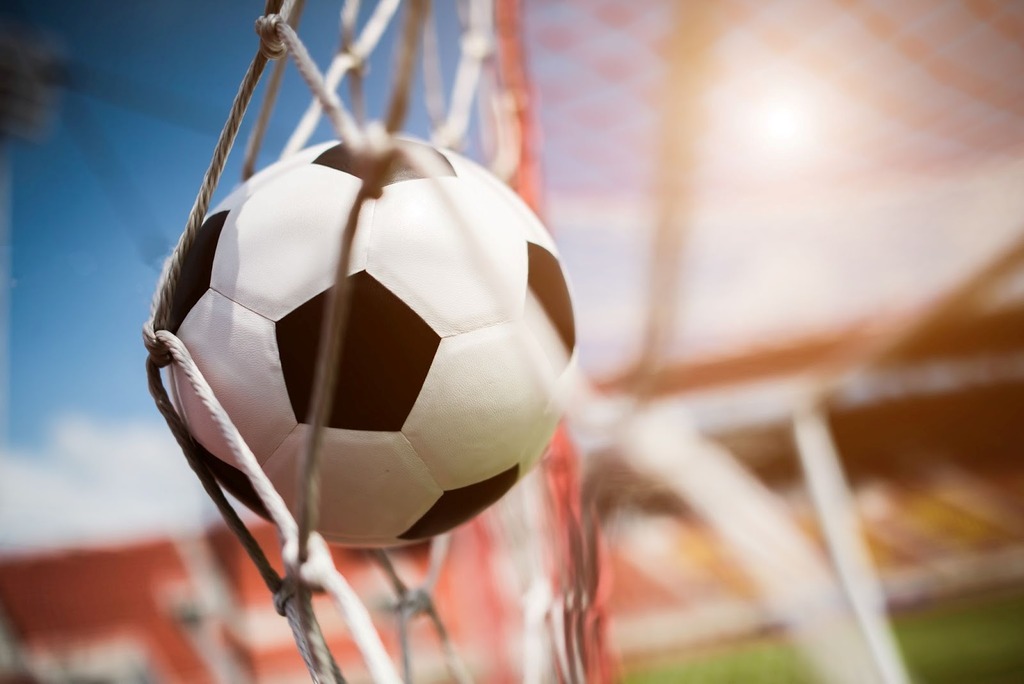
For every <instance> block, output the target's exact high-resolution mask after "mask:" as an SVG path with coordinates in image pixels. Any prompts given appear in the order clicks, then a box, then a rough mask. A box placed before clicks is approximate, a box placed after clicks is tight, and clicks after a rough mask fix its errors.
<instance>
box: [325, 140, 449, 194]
mask: <svg viewBox="0 0 1024 684" xmlns="http://www.w3.org/2000/svg"><path fill="white" fill-rule="evenodd" d="M397 144H398V147H399V149H405V150H410V151H413V150H421V151H426V152H427V153H429V154H430V155H431V156H433V157H434V158H435V160H436V161H435V166H436V167H437V169H438V170H440V171H441V173H440V174H438V175H441V176H454V175H455V169H454V167H452V163H451V162H450V161H448V158H447V157H445V156H444V155H443V154H441V153H440V152H438V151H437V150H435V149H434V148H433V147H431V146H430V145H424V144H423V143H418V142H413V141H411V140H399V141H397ZM313 163H314V164H319V165H320V166H327V167H329V168H332V169H337V170H338V171H344V172H345V173H348V174H351V175H353V176H357V177H359V178H363V174H362V173H361V172H360V169H359V168H358V166H357V164H356V159H355V157H354V156H353V155H352V152H351V150H349V148H348V147H346V146H345V144H344V143H338V144H337V145H335V146H334V147H332V148H330V149H328V150H325V151H324V152H322V153H321V154H320V156H319V157H317V158H316V159H314V160H313ZM426 177H427V176H425V175H423V174H422V173H420V172H419V170H418V169H416V168H414V167H413V166H412V165H411V164H409V162H407V161H406V160H405V159H404V158H403V157H401V156H396V157H395V158H394V159H393V160H392V162H391V165H390V166H388V170H387V173H385V174H384V178H383V179H382V180H381V185H382V186H384V185H391V184H392V183H400V182H401V181H406V180H416V179H418V178H426ZM364 180H365V178H364Z"/></svg>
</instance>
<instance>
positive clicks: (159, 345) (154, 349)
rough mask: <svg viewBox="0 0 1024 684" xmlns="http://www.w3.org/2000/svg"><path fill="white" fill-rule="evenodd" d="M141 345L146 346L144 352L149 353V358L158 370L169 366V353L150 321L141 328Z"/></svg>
mask: <svg viewBox="0 0 1024 684" xmlns="http://www.w3.org/2000/svg"><path fill="white" fill-rule="evenodd" d="M142 343H143V344H144V345H145V346H146V351H148V352H149V358H150V359H152V360H153V363H155V364H156V365H157V367H158V368H164V367H165V366H168V365H170V363H171V360H172V359H171V352H170V350H169V349H168V348H167V345H166V344H165V343H164V341H163V340H161V339H160V338H159V336H157V334H156V331H155V330H154V329H153V322H152V321H146V324H145V325H143V326H142Z"/></svg>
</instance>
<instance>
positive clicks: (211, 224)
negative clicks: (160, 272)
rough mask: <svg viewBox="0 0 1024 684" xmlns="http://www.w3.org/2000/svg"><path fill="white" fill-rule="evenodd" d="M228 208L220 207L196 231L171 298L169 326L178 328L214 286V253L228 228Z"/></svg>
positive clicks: (174, 328)
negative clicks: (221, 234)
mask: <svg viewBox="0 0 1024 684" xmlns="http://www.w3.org/2000/svg"><path fill="white" fill-rule="evenodd" d="M227 218H228V212H226V211H218V212H217V213H216V214H213V215H211V216H210V217H208V218H207V219H206V220H205V221H204V222H203V225H201V226H200V227H199V231H198V232H197V233H196V238H195V241H194V242H193V243H192V247H191V248H189V250H188V253H187V254H186V255H185V259H184V260H183V261H182V263H181V272H180V275H179V276H178V284H177V287H175V289H174V297H173V298H172V299H171V311H170V319H169V320H168V322H167V329H168V330H170V331H171V332H173V333H176V332H178V328H179V327H181V323H182V321H184V320H185V316H188V312H189V311H191V310H192V307H193V306H195V305H196V302H198V301H199V298H200V297H202V296H203V295H204V294H206V291H207V290H209V289H210V274H211V273H213V257H214V255H215V254H216V253H217V241H218V240H220V233H221V231H222V230H223V229H224V221H226V220H227Z"/></svg>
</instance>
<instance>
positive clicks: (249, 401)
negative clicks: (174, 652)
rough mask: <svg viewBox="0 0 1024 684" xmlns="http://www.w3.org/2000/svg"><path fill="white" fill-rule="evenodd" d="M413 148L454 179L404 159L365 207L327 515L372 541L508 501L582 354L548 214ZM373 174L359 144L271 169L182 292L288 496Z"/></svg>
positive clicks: (210, 231)
mask: <svg viewBox="0 0 1024 684" xmlns="http://www.w3.org/2000/svg"><path fill="white" fill-rule="evenodd" d="M399 144H401V145H404V146H407V149H410V150H415V151H418V152H419V153H420V154H430V155H432V156H434V157H436V163H437V164H438V165H439V166H438V168H439V169H442V168H443V170H444V174H441V175H437V176H436V177H432V178H426V177H423V176H422V175H421V174H420V173H418V172H417V171H416V169H415V168H413V167H412V166H410V165H408V164H405V163H403V162H401V161H400V160H399V161H396V162H395V163H394V164H393V165H392V167H391V168H390V169H389V172H388V174H387V178H386V179H385V180H386V185H385V187H384V189H383V194H382V195H381V197H380V198H379V199H376V200H370V201H368V202H367V203H366V204H365V205H364V206H363V210H362V211H361V213H360V217H359V225H358V230H357V232H356V237H355V242H354V245H353V251H352V263H351V267H350V269H349V272H348V281H349V285H350V292H351V300H350V310H349V316H348V319H347V320H348V322H347V326H346V335H345V339H344V342H343V351H342V355H341V358H340V363H339V371H338V378H337V382H336V391H335V396H334V402H333V408H332V411H331V415H330V418H329V420H328V424H327V427H326V430H325V434H324V435H323V442H322V444H323V446H322V452H321V461H320V483H321V488H320V492H321V493H320V510H319V525H318V529H319V531H320V533H321V534H323V536H324V537H325V538H326V539H327V540H328V541H333V542H337V543H343V544H350V545H358V546H387V545H392V544H399V543H404V542H410V541H415V540H419V539H424V538H427V537H430V536H433V535H435V534H438V533H441V532H444V531H447V530H449V529H451V528H452V527H454V526H456V525H458V524H460V523H462V522H464V521H466V520H468V519H469V518H471V517H472V516H474V515H476V514H477V513H478V512H480V511H481V510H483V509H484V508H486V507H487V506H489V505H490V504H492V503H493V502H495V501H496V500H498V499H499V498H500V497H501V496H502V495H503V494H504V493H505V492H506V491H508V489H509V488H511V487H512V485H513V484H515V482H516V481H517V480H518V479H519V478H521V477H522V476H523V475H524V474H525V473H526V472H527V471H528V470H529V469H530V468H531V467H532V466H533V465H534V464H535V463H536V462H537V460H538V459H539V458H540V456H541V454H542V453H543V451H544V449H545V446H546V445H547V443H548V441H549V440H550V438H551V435H552V433H553V432H554V429H555V426H556V423H557V421H558V418H559V410H558V406H559V405H560V403H561V399H560V395H561V393H564V391H565V388H566V386H567V383H568V374H569V369H570V367H571V366H572V364H573V363H574V359H575V351H574V350H575V327H574V322H573V313H572V304H571V302H570V298H569V291H568V287H567V286H566V281H565V278H564V275H563V272H562V268H561V265H560V262H559V259H558V252H557V250H556V249H555V245H554V243H553V242H552V241H551V238H550V236H549V235H548V234H547V232H546V231H545V230H544V227H543V226H542V225H541V223H540V222H539V221H538V219H537V218H536V217H535V216H534V215H533V213H532V212H531V211H530V210H529V209H528V208H527V207H526V205H525V204H524V203H523V202H522V201H521V200H520V199H519V198H518V197H517V196H516V195H515V194H514V193H513V192H511V191H510V190H508V189H507V188H506V187H505V186H504V185H503V184H502V183H501V182H500V181H498V180H497V179H496V178H494V177H493V176H491V175H490V174H489V173H488V172H487V171H486V170H484V169H482V168H481V167H479V166H477V165H476V164H474V163H473V162H471V161H469V160H468V159H465V158H464V157H462V156H460V155H458V154H455V153H453V152H450V151H447V150H444V151H441V150H435V149H434V148H432V147H429V146H427V145H425V144H423V143H418V142H413V141H401V142H400V143H399ZM356 173H357V169H356V168H355V164H354V160H353V157H352V154H351V152H350V151H349V149H348V148H346V147H345V146H344V144H340V143H326V144H323V145H318V146H315V147H311V148H308V149H306V150H304V151H302V152H300V153H298V154H296V155H293V156H292V157H290V158H288V159H286V160H284V161H281V162H279V163H277V164H274V165H272V166H270V167H269V168H267V169H265V170H264V171H262V172H261V173H259V174H257V175H256V176H254V177H253V178H252V179H250V180H249V181H248V182H246V183H245V184H243V185H242V186H240V187H239V188H238V189H236V190H235V191H234V192H233V193H231V195H229V196H228V198H227V199H226V200H225V201H224V202H223V203H222V204H221V205H220V206H218V207H217V208H216V209H214V210H213V211H212V212H211V213H210V215H209V216H208V217H207V218H206V220H205V222H204V223H203V225H202V227H201V228H200V230H199V233H198V235H197V237H196V241H195V243H194V245H193V247H192V248H191V250H190V251H189V253H188V255H187V257H186V259H185V261H184V264H183V266H182V270H181V277H180V280H179V284H178V287H177V289H176V292H175V296H174V299H173V301H172V304H171V316H170V318H171V320H170V324H169V326H168V327H169V329H170V330H171V331H172V332H175V333H176V334H177V335H178V337H180V338H181V340H182V341H183V342H184V344H185V346H186V347H187V348H188V349H189V352H190V353H191V354H192V357H193V359H194V360H195V362H196V365H197V366H198V367H199V369H200V370H201V371H202V373H203V375H204V376H205V377H206V380H207V381H208V382H209V384H210V386H211V387H212V389H213V392H214V394H215V395H216V396H217V398H218V399H219V401H220V402H221V404H222V405H223V407H224V409H225V410H226V411H227V413H228V415H229V416H230V417H231V420H232V421H233V422H234V424H235V426H236V427H237V428H238V431H239V432H240V433H241V435H242V438H243V439H244V440H245V442H246V443H247V444H248V445H249V447H250V448H251V449H252V452H253V453H254V454H255V456H256V459H257V460H258V461H259V463H260V465H261V466H262V467H263V469H264V471H265V472H266V473H267V475H268V476H269V478H270V480H271V481H272V482H273V483H274V486H275V487H276V488H277V490H278V492H279V493H280V494H281V496H282V497H283V498H284V500H285V501H286V502H287V503H288V504H289V505H290V506H294V504H295V500H296V493H297V489H296V488H297V486H298V471H299V461H300V459H301V454H302V449H303V444H304V441H305V438H306V434H307V432H308V431H309V430H310V429H311V428H310V426H309V425H308V422H309V421H311V420H312V416H311V415H310V411H311V405H310V402H311V393H312V388H313V383H314V375H315V366H316V359H317V350H318V346H319V341H320V328H321V324H322V320H323V313H324V304H325V301H326V300H327V298H328V295H329V290H330V288H332V287H333V285H334V275H335V268H336V265H337V259H338V253H339V249H340V247H339V246H340V236H341V231H342V229H343V226H344V225H345V219H346V217H347V215H348V213H349V210H350V207H351V206H352V203H353V202H354V200H355V197H356V193H357V191H358V190H359V187H360V184H361V179H360V178H359V177H358V176H357V175H356ZM442 192H443V193H444V194H441V193H442ZM446 198H447V199H446ZM453 210H454V211H455V212H457V214H458V216H455V215H453ZM171 385H172V393H173V399H174V402H175V404H176V406H177V408H178V410H179V412H180V413H181V415H182V416H183V418H184V420H185V421H186V423H187V425H188V427H189V430H190V432H191V433H192V435H193V437H194V438H195V440H196V441H197V442H198V443H199V444H200V445H201V447H202V448H203V450H204V452H205V453H204V456H205V457H206V459H207V462H208V463H209V464H210V466H211V468H212V469H213V471H214V472H215V474H216V475H217V476H218V478H219V479H220V480H221V482H222V483H223V484H224V485H225V486H226V487H227V488H228V489H229V490H230V491H232V492H233V493H234V494H235V495H236V496H237V497H238V498H240V499H241V500H242V501H243V502H245V503H246V504H247V505H249V506H250V507H251V508H254V509H255V510H257V511H259V510H260V509H261V508H262V507H261V505H260V503H259V500H258V498H257V497H256V496H255V495H254V493H253V492H252V490H251V488H250V487H249V486H248V481H247V480H246V478H245V477H244V475H243V474H242V473H241V472H240V471H239V470H238V469H237V467H238V464H237V463H236V462H235V461H234V457H233V456H232V453H231V450H230V448H229V447H228V444H227V442H226V441H225V439H224V437H223V436H222V434H221V431H220V430H219V428H218V427H217V425H216V424H215V423H214V421H213V419H212V418H211V417H210V415H209V411H208V409H207V408H206V407H205V406H204V405H203V404H202V402H201V401H200V400H199V398H198V397H197V396H196V394H195V393H194V391H193V390H192V387H191V385H190V384H189V382H188V380H187V378H185V376H184V374H183V373H181V371H180V370H178V369H176V368H172V371H171Z"/></svg>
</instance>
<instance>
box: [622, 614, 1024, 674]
mask: <svg viewBox="0 0 1024 684" xmlns="http://www.w3.org/2000/svg"><path fill="white" fill-rule="evenodd" d="M896 634H897V638H898V640H899V643H900V647H901V648H902V650H903V654H904V656H905V658H906V662H907V665H908V667H909V669H910V670H911V672H912V674H913V677H914V681H915V682H917V683H919V684H1020V683H1021V682H1024V594H1019V595H1015V596H1012V597H1001V598H998V599H992V598H989V599H987V600H985V601H976V602H972V603H958V604H956V605H947V606H944V607H940V608H936V609H933V610H929V611H927V612H918V613H914V614H911V615H903V616H900V617H898V618H897V619H896ZM625 681H626V682H627V683H628V684H669V683H670V682H673V683H674V682H681V683H684V684H691V683H692V684H700V683H704V682H706V683H707V684H733V683H735V684H815V682H816V681H817V680H816V679H815V678H814V676H813V675H812V674H811V673H810V672H809V671H808V670H807V668H806V667H805V666H804V665H803V663H802V661H801V660H800V658H799V656H798V655H797V654H796V652H795V651H794V649H793V648H792V647H791V646H789V645H788V644H785V643H782V642H773V641H759V642H755V643H750V644H747V645H744V646H740V647H737V648H735V649H730V650H727V651H719V652H716V653H714V654H710V655H706V656H698V657H694V658H692V659H690V660H687V661H686V662H684V663H680V664H675V665H673V666H660V667H658V668H654V669H642V670H641V669H638V670H634V671H632V672H629V673H628V674H627V676H626V678H625Z"/></svg>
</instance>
